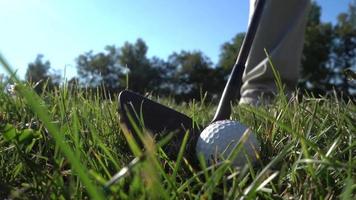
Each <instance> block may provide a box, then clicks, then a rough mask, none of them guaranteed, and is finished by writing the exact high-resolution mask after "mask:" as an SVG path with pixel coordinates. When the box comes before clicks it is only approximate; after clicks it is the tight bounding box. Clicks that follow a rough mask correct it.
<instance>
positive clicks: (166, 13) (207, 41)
mask: <svg viewBox="0 0 356 200" xmlns="http://www.w3.org/2000/svg"><path fill="white" fill-rule="evenodd" d="M317 2H318V3H319V4H320V5H321V6H322V14H323V15H322V20H323V21H332V22H334V21H335V18H336V16H337V14H338V13H340V12H343V11H346V10H347V5H348V3H349V2H351V0H317ZM248 7H249V1H248V0H234V1H233V0H179V1H177V0H176V1H172V0H171V1H170V0H135V1H133V0H100V1H99V0H71V1H70V0H0V22H1V31H0V52H1V53H2V54H3V55H4V56H5V57H6V58H7V60H8V61H9V62H10V64H11V65H12V66H13V67H14V68H16V69H18V73H19V75H20V77H23V76H24V74H25V72H26V69H27V64H28V63H29V62H32V61H34V60H35V58H36V55H37V54H39V53H41V54H44V55H45V59H46V60H49V61H50V62H51V66H52V67H53V68H55V69H56V70H59V71H60V72H61V74H64V73H66V75H67V76H69V77H70V76H73V75H75V73H76V69H75V66H74V59H75V58H76V57H77V56H78V55H79V54H82V53H84V52H87V51H89V50H93V51H94V52H99V51H103V49H104V47H105V46H106V45H116V46H121V45H122V44H123V43H124V42H125V41H129V42H135V41H136V39H137V38H142V39H143V40H144V41H145V42H146V43H147V45H148V47H149V50H148V56H149V57H151V56H158V57H160V58H163V59H166V58H167V56H168V55H170V54H171V53H172V52H174V51H180V50H201V51H202V52H204V53H205V54H206V55H207V56H208V57H210V58H211V60H212V61H213V62H214V63H216V62H217V60H218V56H219V52H220V46H221V44H223V43H224V42H226V41H229V40H230V39H231V38H232V37H233V36H234V35H235V34H236V33H238V32H242V31H245V30H246V26H247V17H248ZM64 69H66V70H64ZM3 72H4V71H3V69H0V74H1V73H3Z"/></svg>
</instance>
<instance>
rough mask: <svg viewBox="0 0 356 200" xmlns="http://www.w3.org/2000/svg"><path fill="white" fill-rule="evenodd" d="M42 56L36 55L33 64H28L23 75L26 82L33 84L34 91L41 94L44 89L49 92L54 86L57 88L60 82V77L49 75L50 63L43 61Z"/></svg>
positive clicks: (53, 74)
mask: <svg viewBox="0 0 356 200" xmlns="http://www.w3.org/2000/svg"><path fill="white" fill-rule="evenodd" d="M43 57H44V56H43V55H42V54H39V55H37V57H36V59H35V61H34V62H32V63H29V64H28V68H27V71H26V74H25V79H26V80H27V81H28V82H31V83H34V84H35V88H34V89H35V91H36V92H38V93H41V92H42V91H43V90H44V89H48V90H51V89H53V87H54V86H58V85H59V82H60V79H61V78H60V75H58V74H55V73H52V74H51V73H50V72H49V70H50V68H51V63H50V62H49V61H48V60H47V61H43Z"/></svg>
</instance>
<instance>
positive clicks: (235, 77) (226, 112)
mask: <svg viewBox="0 0 356 200" xmlns="http://www.w3.org/2000/svg"><path fill="white" fill-rule="evenodd" d="M264 5H265V0H258V2H257V5H256V8H255V11H254V13H253V16H252V20H251V21H250V25H249V28H248V30H247V33H246V36H245V38H244V41H243V43H242V46H241V49H240V52H239V55H238V57H237V60H236V63H235V65H234V67H233V68H232V71H231V74H230V77H229V79H228V81H227V83H226V86H225V88H224V92H223V93H222V96H221V98H220V102H219V105H218V108H217V110H216V113H215V116H214V118H213V120H212V122H215V121H219V120H224V119H228V118H230V115H231V101H233V100H234V99H240V96H241V95H240V88H241V85H242V75H243V72H244V71H245V64H246V60H247V58H248V55H249V53H250V50H251V46H252V43H253V40H254V38H255V35H256V32H257V28H258V25H259V22H260V19H261V16H262V12H263V8H264Z"/></svg>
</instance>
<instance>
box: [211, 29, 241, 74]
mask: <svg viewBox="0 0 356 200" xmlns="http://www.w3.org/2000/svg"><path fill="white" fill-rule="evenodd" d="M244 37H245V33H238V34H237V35H236V36H235V37H234V38H232V40H231V41H230V42H226V43H224V44H223V45H222V46H221V53H220V58H219V63H218V64H217V65H218V67H222V68H223V69H225V70H226V72H227V74H228V73H229V72H230V71H231V69H232V67H233V66H234V65H235V62H236V59H237V54H238V52H239V51H240V48H241V46H242V42H243V40H244Z"/></svg>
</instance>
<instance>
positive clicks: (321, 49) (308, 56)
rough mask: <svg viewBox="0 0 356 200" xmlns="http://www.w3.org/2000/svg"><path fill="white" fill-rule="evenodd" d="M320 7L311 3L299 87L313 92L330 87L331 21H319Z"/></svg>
mask: <svg viewBox="0 0 356 200" xmlns="http://www.w3.org/2000/svg"><path fill="white" fill-rule="evenodd" d="M320 16H321V8H320V6H319V5H317V4H316V3H315V2H313V3H312V6H311V9H310V12H309V15H308V21H307V25H306V30H305V42H304V50H303V58H302V68H301V77H300V80H299V87H301V88H302V89H306V90H308V91H310V92H313V93H315V94H325V92H326V91H328V90H330V89H331V85H330V69H329V67H328V64H329V61H330V59H329V56H330V53H331V48H332V40H333V29H332V25H331V23H322V22H321V21H320Z"/></svg>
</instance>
